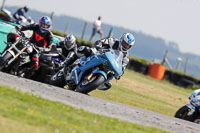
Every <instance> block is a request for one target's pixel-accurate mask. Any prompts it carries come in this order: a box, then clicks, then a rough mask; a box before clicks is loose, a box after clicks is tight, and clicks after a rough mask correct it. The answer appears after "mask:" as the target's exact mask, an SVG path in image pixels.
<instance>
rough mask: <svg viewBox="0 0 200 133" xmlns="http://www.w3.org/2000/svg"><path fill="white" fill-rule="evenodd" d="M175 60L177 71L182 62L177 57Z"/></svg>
mask: <svg viewBox="0 0 200 133" xmlns="http://www.w3.org/2000/svg"><path fill="white" fill-rule="evenodd" d="M176 60H177V65H176V70H179V66H180V64H181V62H182V58H180V57H178V58H177V59H176Z"/></svg>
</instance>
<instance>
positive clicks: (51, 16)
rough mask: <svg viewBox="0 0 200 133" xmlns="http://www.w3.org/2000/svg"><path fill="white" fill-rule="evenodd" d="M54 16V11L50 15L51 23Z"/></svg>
mask: <svg viewBox="0 0 200 133" xmlns="http://www.w3.org/2000/svg"><path fill="white" fill-rule="evenodd" d="M53 15H54V11H53V12H52V13H51V15H50V18H51V21H53Z"/></svg>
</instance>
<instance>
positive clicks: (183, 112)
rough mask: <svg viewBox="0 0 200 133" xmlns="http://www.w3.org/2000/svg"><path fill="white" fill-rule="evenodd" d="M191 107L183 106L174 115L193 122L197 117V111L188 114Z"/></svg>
mask: <svg viewBox="0 0 200 133" xmlns="http://www.w3.org/2000/svg"><path fill="white" fill-rule="evenodd" d="M190 110H191V109H190V108H188V107H187V106H186V105H185V106H183V107H181V108H180V109H179V110H178V111H177V112H176V114H175V116H174V117H176V118H179V119H183V120H187V121H191V122H193V121H194V120H195V119H196V118H195V112H194V113H193V114H192V115H190V116H188V112H190Z"/></svg>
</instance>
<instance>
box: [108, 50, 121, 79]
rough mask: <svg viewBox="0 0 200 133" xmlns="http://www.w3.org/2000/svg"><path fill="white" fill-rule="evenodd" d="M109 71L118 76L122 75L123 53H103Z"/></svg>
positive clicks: (113, 51) (112, 51) (117, 51)
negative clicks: (109, 68)
mask: <svg viewBox="0 0 200 133" xmlns="http://www.w3.org/2000/svg"><path fill="white" fill-rule="evenodd" d="M105 56H106V58H107V60H108V62H109V66H110V67H111V69H112V70H113V71H114V72H115V73H116V74H117V76H120V75H121V74H122V60H123V53H122V52H121V51H119V50H111V51H109V52H106V53H105Z"/></svg>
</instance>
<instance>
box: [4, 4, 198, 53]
mask: <svg viewBox="0 0 200 133" xmlns="http://www.w3.org/2000/svg"><path fill="white" fill-rule="evenodd" d="M2 1H3V0H1V1H0V2H1V3H2ZM1 3H0V4H1ZM5 5H6V6H24V5H27V6H28V7H30V9H35V10H38V11H42V12H47V13H51V12H52V11H54V12H55V15H69V16H73V17H77V18H81V19H84V20H87V21H90V22H93V21H94V20H95V19H96V18H97V16H102V22H103V23H106V24H111V25H113V26H121V27H124V28H127V29H130V30H134V31H137V32H142V33H145V34H147V35H152V36H154V37H159V38H162V39H164V40H165V41H166V42H168V41H173V42H175V43H177V44H178V45H179V48H180V50H181V52H184V53H186V52H187V53H188V52H189V53H193V54H198V55H200V41H199V38H200V0H6V2H5ZM63 28H64V27H63ZM136 43H137V38H136ZM138 44H139V42H138Z"/></svg>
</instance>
